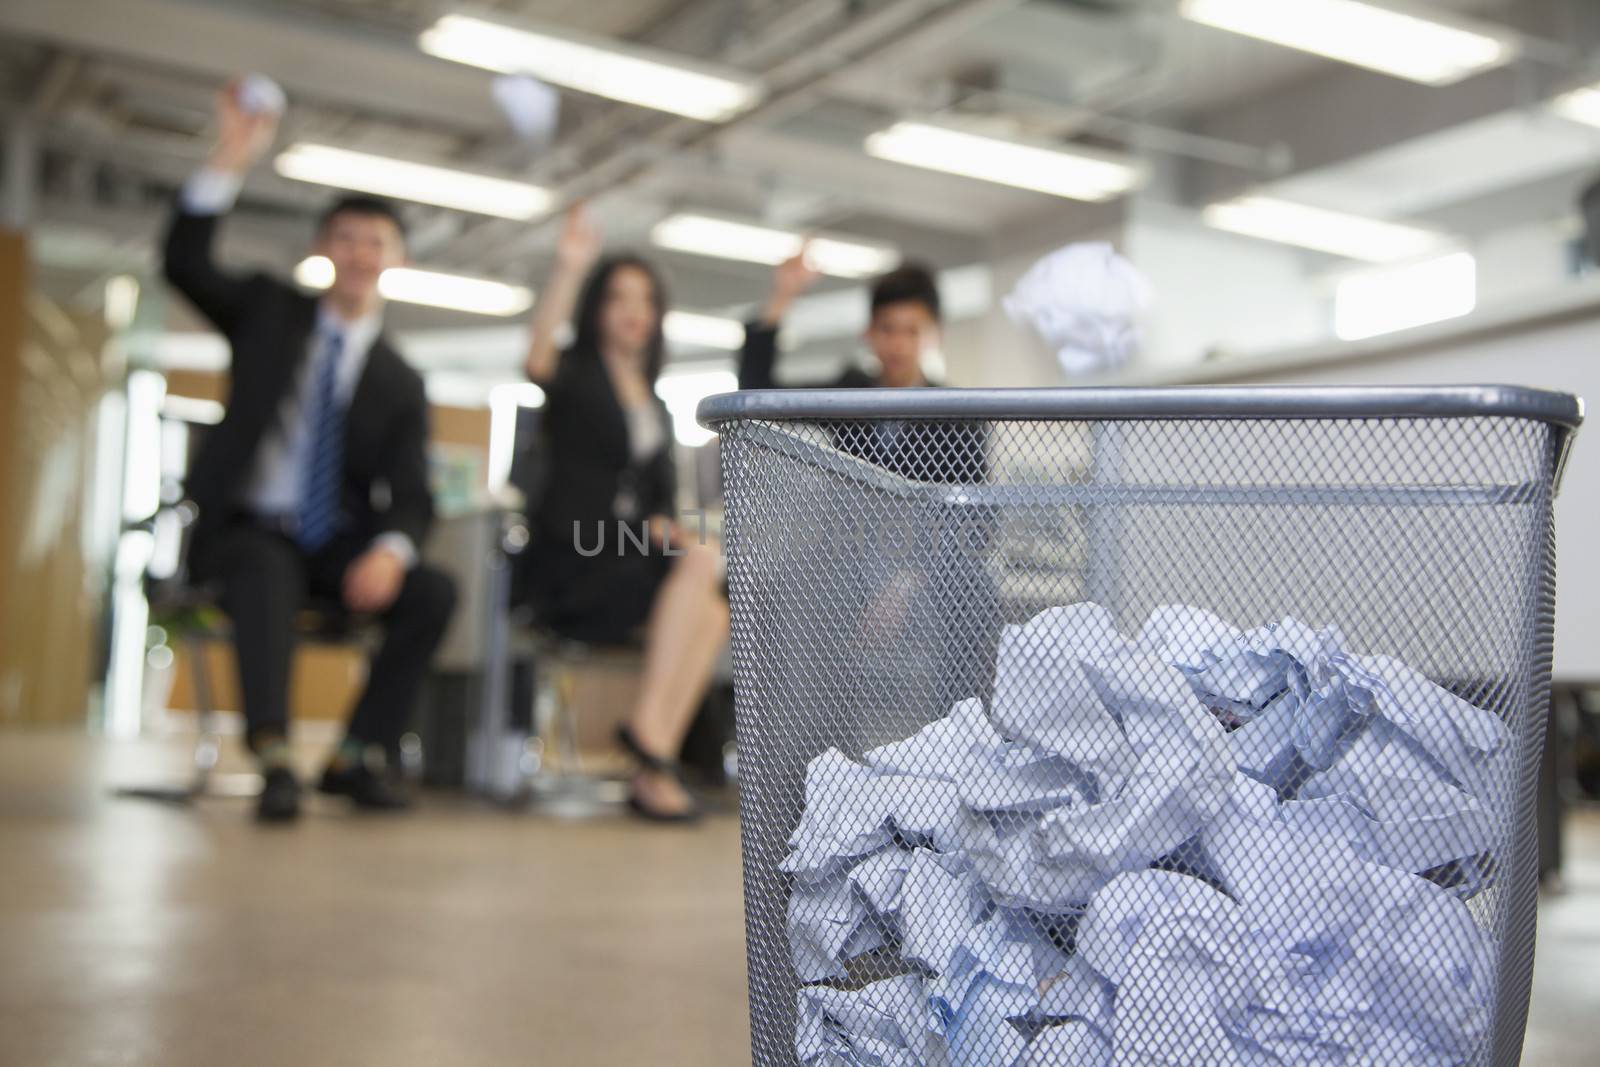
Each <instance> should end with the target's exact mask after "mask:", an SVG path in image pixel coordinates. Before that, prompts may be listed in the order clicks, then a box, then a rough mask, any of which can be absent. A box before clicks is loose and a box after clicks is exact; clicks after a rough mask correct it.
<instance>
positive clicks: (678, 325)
mask: <svg viewBox="0 0 1600 1067" xmlns="http://www.w3.org/2000/svg"><path fill="white" fill-rule="evenodd" d="M661 328H662V330H664V331H665V332H666V335H667V340H669V341H671V342H672V343H673V344H675V345H684V346H686V347H693V348H721V349H725V350H726V351H729V352H733V351H737V350H738V349H740V348H742V347H743V346H744V323H742V322H740V321H738V320H737V319H725V318H722V317H720V316H718V315H702V314H700V313H699V312H696V311H669V312H667V317H666V318H665V319H664V320H663V321H662V323H661Z"/></svg>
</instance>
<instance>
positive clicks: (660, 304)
mask: <svg viewBox="0 0 1600 1067" xmlns="http://www.w3.org/2000/svg"><path fill="white" fill-rule="evenodd" d="M629 267H631V268H633V269H634V270H638V271H642V272H644V275H645V277H647V278H649V279H650V293H651V302H652V303H654V304H655V309H656V328H655V332H654V333H652V334H651V336H650V341H649V344H648V345H647V346H646V350H645V360H644V373H645V378H646V379H647V380H648V381H649V382H650V383H651V384H652V385H654V384H655V380H656V376H657V375H658V374H660V373H661V364H662V363H663V362H664V361H665V360H666V354H667V340H666V336H665V334H664V333H663V332H662V323H663V322H664V321H665V320H666V317H667V306H668V304H669V300H668V297H667V283H666V282H665V281H663V280H662V278H661V272H660V271H658V270H656V268H655V265H654V264H653V263H651V262H650V261H649V260H648V259H645V258H644V257H643V256H640V255H636V254H635V253H632V252H624V253H622V254H620V255H615V256H607V257H606V258H605V259H602V260H601V261H600V262H599V263H597V264H596V265H595V268H594V269H593V270H592V271H590V272H589V277H588V278H586V279H585V280H584V283H583V291H582V292H581V293H580V294H579V295H578V311H577V315H576V317H575V318H574V320H573V338H572V351H573V352H574V353H576V354H578V355H580V356H586V357H587V356H599V354H600V312H601V310H602V309H603V308H604V307H605V302H606V290H607V289H608V288H610V286H611V278H612V276H613V275H614V274H616V273H617V271H619V270H623V269H624V268H629Z"/></svg>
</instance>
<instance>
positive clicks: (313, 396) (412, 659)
mask: <svg viewBox="0 0 1600 1067" xmlns="http://www.w3.org/2000/svg"><path fill="white" fill-rule="evenodd" d="M217 113H218V114H217V118H218V124H219V136H218V141H217V145H216V148H215V150H214V151H213V153H212V155H211V158H210V159H209V161H208V162H207V164H206V166H205V168H204V169H202V170H201V171H200V172H198V173H197V174H195V175H194V176H193V177H192V178H191V179H190V180H189V182H188V183H187V184H186V185H185V187H184V190H183V193H182V195H181V196H180V199H179V203H178V207H177V211H176V213H175V214H174V216H173V219H172V224H171V227H170V229H169V230H168V232H167V238H166V247H165V269H166V276H167V278H168V280H169V281H170V282H171V283H172V284H173V285H174V286H175V287H176V288H177V289H178V291H179V292H181V293H183V294H184V296H186V297H188V299H189V300H190V302H191V303H193V304H194V306H195V307H196V308H197V309H199V311H200V313H201V314H203V315H204V316H205V317H206V318H207V319H209V320H210V321H211V323H212V324H213V325H214V326H216V328H217V329H218V330H220V331H221V332H222V333H223V334H224V335H225V336H226V337H227V339H228V342H229V345H230V347H231V348H232V353H233V360H232V379H231V387H230V399H229V403H228V408H227V414H226V415H225V416H224V418H223V420H222V422H221V423H220V424H219V425H218V426H216V427H215V428H214V429H213V430H212V431H211V433H210V434H209V435H208V436H207V438H206V440H205V441H204V442H203V444H202V447H201V450H200V452H199V454H198V455H197V456H196V457H195V459H194V462H193V464H192V466H191V468H190V474H189V479H188V483H187V486H186V489H187V492H188V496H189V498H190V499H191V500H192V501H193V502H194V503H195V504H196V505H197V506H198V508H199V519H198V520H197V525H196V527H195V533H194V539H193V548H192V552H191V565H192V570H193V572H194V574H195V576H196V578H197V579H199V580H202V581H215V582H217V583H219V584H220V586H221V589H222V605H223V608H224V610H226V611H227V613H228V615H229V616H230V617H231V619H232V620H233V625H234V631H235V636H234V644H235V648H236V651H237V653H238V661H239V675H240V687H241V689H242V691H243V696H244V711H245V719H246V722H247V725H248V733H247V739H248V743H249V745H250V748H251V749H252V750H253V751H254V752H255V753H256V755H257V757H258V758H259V759H260V761H261V765H262V772H263V777H264V783H265V784H264V786H263V789H262V793H261V797H260V804H259V808H258V815H259V817H260V818H261V819H263V820H266V821H287V820H291V819H293V818H295V816H296V815H298V814H299V808H300V787H299V784H298V782H297V781H296V779H295V776H294V774H293V772H292V771H291V770H290V764H289V749H288V743H287V738H288V683H289V671H290V664H291V660H292V658H293V653H294V618H295V615H296V613H297V612H298V611H299V609H300V607H301V606H302V604H303V603H304V601H305V598H306V597H307V595H308V594H309V595H315V596H319V597H328V598H337V599H338V600H339V601H340V602H341V603H342V604H343V605H344V607H345V608H347V609H348V610H350V611H352V612H356V613H362V614H371V615H374V616H377V617H378V618H379V619H380V620H381V622H382V624H383V628H384V631H385V633H384V641H383V644H382V647H381V648H380V649H379V650H378V652H377V654H376V656H375V657H374V658H373V660H372V664H371V670H370V673H369V676H368V681H367V685H366V689H365V691H364V692H363V693H362V695H361V697H360V699H359V700H358V702H357V704H356V707H355V710H354V712H353V713H352V714H351V716H350V721H349V724H348V727H347V732H346V736H345V739H344V741H342V742H341V743H340V745H339V747H338V749H337V751H336V752H335V753H334V755H333V757H332V759H331V760H330V761H329V763H328V765H327V768H326V769H325V771H324V772H323V774H322V778H321V780H320V783H319V788H320V789H321V790H322V791H323V792H326V793H331V794H336V795H340V796H347V797H349V798H351V799H352V800H353V801H354V802H355V803H356V804H357V805H358V806H361V807H367V808H399V807H403V806H405V804H406V800H405V797H404V794H403V793H401V792H400V791H399V790H398V789H397V788H396V787H395V786H394V785H393V784H392V782H391V781H390V780H389V779H388V778H387V777H386V776H385V775H383V774H382V773H380V772H379V771H377V770H374V769H373V768H372V767H371V766H370V765H369V762H368V756H369V750H370V749H371V748H374V747H376V746H380V745H382V746H386V747H388V746H391V745H392V744H393V743H394V742H395V741H397V740H398V739H399V735H400V733H401V732H402V731H403V730H404V728H405V724H406V721H407V719H408V717H409V714H410V710H411V705H412V703H413V701H414V697H415V693H416V690H417V687H418V685H419V683H420V682H421V681H422V678H423V674H424V672H425V671H426V669H427V665H428V661H429V659H430V658H431V656H432V654H433V651H434V649H435V648H436V647H437V646H438V643H439V640H440V638H441V637H442V636H443V633H444V628H445V624H446V623H447V621H448V620H449V617H450V612H451V610H452V608H453V606H454V601H455V590H454V587H453V586H452V584H451V582H450V579H449V578H448V577H446V576H445V575H444V574H443V573H441V572H439V571H437V570H435V569H433V568H431V567H428V566H425V565H423V564H420V563H419V562H418V558H417V556H418V550H419V548H420V546H421V545H422V542H423V539H424V537H426V535H427V532H428V528H429V526H430V524H431V523H432V520H433V500H432V496H431V493H430V490H429V484H428V468H427V456H426V448H427V441H428V408H427V399H426V397H425V395H424V393H423V387H422V380H421V378H420V377H419V376H418V375H417V373H416V372H415V371H414V370H412V369H411V368H410V367H409V366H408V365H407V364H406V363H405V362H404V361H403V360H402V359H401V358H400V356H399V355H398V354H397V353H396V352H395V350H394V349H393V347H391V345H390V344H389V342H388V341H387V340H386V339H385V338H384V336H383V334H382V313H383V304H382V299H381V297H380V296H379V293H378V279H379V277H380V276H381V275H382V273H383V271H385V270H387V269H389V268H391V267H395V266H399V265H401V264H402V263H404V262H405V235H404V232H403V228H402V226H401V222H400V218H399V216H398V215H397V214H396V213H395V211H394V209H393V208H392V207H390V206H389V205H388V204H386V203H384V202H383V201H380V200H375V199H372V198H368V197H346V198H344V199H341V200H339V201H337V202H335V203H334V204H333V205H332V207H330V208H329V209H328V210H327V211H326V212H325V213H324V214H323V216H322V218H321V220H320V221H319V224H318V227H317V234H316V243H315V247H314V249H313V251H314V252H315V253H316V254H317V255H320V256H323V257H325V258H326V259H327V261H328V262H329V263H330V264H331V266H332V268H333V280H332V282H331V284H330V285H329V286H328V288H327V290H326V291H325V292H324V293H323V294H322V295H321V296H320V298H319V297H317V296H312V295H307V294H305V293H302V292H300V291H298V290H297V289H295V288H294V287H292V286H290V285H288V284H286V283H284V282H282V281H280V280H278V279H276V278H272V277H269V276H267V275H265V274H248V275H246V274H234V273H230V272H227V271H224V270H222V269H221V268H219V267H218V266H217V264H216V263H215V262H214V260H213V257H212V242H213V237H214V233H215V230H216V227H217V223H218V221H219V220H220V218H221V217H222V215H223V214H224V213H226V212H227V211H228V210H229V208H231V207H232V204H233V202H234V199H235V197H236V196H237V194H238V190H239V186H240V183H241V181H242V179H243V176H244V174H245V172H246V171H247V170H248V169H249V168H250V166H251V165H253V164H254V163H255V162H256V160H257V159H259V158H260V156H261V155H262V153H263V152H264V151H265V150H266V148H267V147H268V146H269V145H270V144H271V142H272V137H273V134H274V132H275V129H276V125H277V116H276V114H275V113H272V112H270V111H261V110H257V111H250V110H247V109H246V107H245V106H243V105H242V104H241V103H240V94H239V91H238V86H237V85H230V86H229V87H228V88H227V89H225V90H224V91H223V92H222V93H221V94H220V95H219V98H218V105H217Z"/></svg>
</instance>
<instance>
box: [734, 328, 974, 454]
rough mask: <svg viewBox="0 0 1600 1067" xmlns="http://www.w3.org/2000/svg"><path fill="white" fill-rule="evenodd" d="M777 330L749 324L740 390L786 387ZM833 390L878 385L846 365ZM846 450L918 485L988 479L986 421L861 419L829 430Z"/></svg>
mask: <svg viewBox="0 0 1600 1067" xmlns="http://www.w3.org/2000/svg"><path fill="white" fill-rule="evenodd" d="M777 361H778V331H777V329H776V328H775V327H771V326H763V325H761V324H760V323H754V322H752V323H749V324H747V325H746V326H745V328H744V347H743V349H741V351H740V353H739V388H740V389H781V388H783V386H781V385H779V384H778V381H777V378H776V376H775V374H774V371H775V369H776V365H777ZM824 384H825V387H826V388H830V389H864V388H869V387H876V386H877V384H878V382H877V379H875V378H873V377H872V376H871V375H870V374H868V373H866V372H865V371H863V370H862V369H861V368H859V367H846V368H845V369H844V371H842V372H841V373H840V374H839V376H838V377H837V378H835V379H834V380H833V381H832V382H828V383H824ZM830 432H831V433H832V435H833V440H834V444H835V445H836V446H838V448H839V449H840V450H841V451H844V452H847V453H849V454H850V455H853V456H856V457H858V458H860V459H864V460H866V461H867V462H869V463H875V464H877V465H878V466H880V467H883V468H885V469H886V470H890V471H893V472H894V473H896V474H898V475H900V476H901V477H903V478H910V479H912V480H913V481H918V482H982V481H986V480H987V479H988V477H989V463H988V458H987V455H986V451H987V446H988V439H989V435H988V431H987V429H986V428H985V427H984V426H983V424H981V423H976V422H966V421H956V420H932V419H930V420H927V421H906V422H889V421H882V420H860V421H850V422H846V423H837V424H834V425H833V426H832V427H831V428H830Z"/></svg>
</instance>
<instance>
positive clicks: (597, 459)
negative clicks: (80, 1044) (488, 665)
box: [527, 205, 728, 821]
mask: <svg viewBox="0 0 1600 1067" xmlns="http://www.w3.org/2000/svg"><path fill="white" fill-rule="evenodd" d="M666 303H667V296H666V291H665V289H664V288H663V286H662V284H661V280H660V277H659V276H658V275H657V274H656V272H655V270H654V268H652V267H651V266H650V264H649V263H648V262H646V261H645V260H643V259H640V258H638V257H636V256H617V257H613V258H610V259H607V260H604V261H601V260H600V235H599V233H598V231H597V230H596V229H595V228H594V227H593V226H592V225H591V224H590V223H589V221H588V219H587V218H586V217H585V214H584V210H583V208H582V206H581V205H579V206H577V207H574V208H573V209H571V210H570V211H569V212H568V213H567V218H566V223H565V225H564V227H563V229H562V233H561V239H560V243H559V245H558V246H557V262H556V269H555V272H554V274H553V275H552V276H551V278H550V280H549V283H548V284H547V285H546V286H545V288H544V291H543V293H541V295H540V297H539V303H538V306H537V307H536V308H535V309H534V314H533V323H532V329H531V336H530V339H529V346H528V358H527V371H528V377H529V378H530V379H532V380H533V381H534V382H536V383H537V384H538V385H539V386H541V387H542V388H543V389H544V392H545V404H544V416H543V419H542V433H543V435H544V441H543V444H544V452H545V462H546V478H545V484H544V488H543V492H542V493H541V499H539V500H538V501H537V502H535V505H534V508H533V513H534V548H533V560H532V562H533V587H534V592H535V598H536V600H537V601H538V603H539V605H540V607H541V612H542V615H543V618H544V621H545V623H546V624H547V625H548V626H550V627H551V628H552V629H554V630H556V631H557V632H558V633H562V634H565V635H567V636H571V637H575V638H578V639H581V640H587V641H595V642H601V643H620V642H622V641H625V640H627V639H629V638H630V637H631V636H632V635H633V634H634V633H636V632H637V631H638V630H639V629H640V628H641V627H643V629H644V643H645V655H644V672H643V678H642V679H641V684H640V688H639V700H638V704H637V705H636V706H635V707H634V709H633V713H632V715H631V716H630V717H629V720H628V722H627V724H626V725H624V726H623V727H621V728H620V729H619V730H618V740H619V741H620V742H621V744H622V745H623V747H624V748H626V749H627V750H628V751H629V752H630V754H631V755H632V756H633V757H634V759H635V760H637V761H638V771H637V773H636V774H635V775H634V778H633V794H632V797H631V800H630V805H631V806H632V808H633V809H634V811H636V812H637V813H638V814H640V815H643V816H644V817H646V818H650V819H658V820H672V821H677V820H682V819H686V818H692V817H693V816H694V815H695V814H696V809H695V805H694V801H693V799H692V798H691V797H690V796H689V794H688V792H687V791H686V790H685V789H684V786H683V783H682V780H681V778H680V776H679V774H678V766H677V763H676V762H675V757H676V754H677V752H678V750H679V747H680V746H681V745H682V743H683V737H684V734H685V733H686V732H687V731H688V728H689V723H690V721H691V719H692V717H693V715H694V712H695V709H696V708H697V707H698V706H699V704H700V700H701V698H702V696H703V695H704V693H705V688H706V685H707V683H708V682H709V680H710V676H711V669H712V666H713V664H714V662H715V660H716V656H717V653H718V651H719V650H720V649H721V647H722V643H723V641H724V640H725V639H726V637H727V631H728V604H727V600H726V599H725V598H724V596H723V594H722V561H721V558H720V555H719V554H718V553H717V551H716V550H715V549H714V548H713V547H711V546H709V545H705V544H698V543H695V542H694V540H693V535H692V534H689V533H686V532H685V531H684V530H683V529H682V528H681V527H680V526H679V525H678V524H677V523H676V522H675V521H674V519H673V515H674V512H675V503H674V498H675V495H676V485H675V479H674V476H673V456H672V425H671V420H670V418H669V417H668V414H667V409H666V406H665V405H664V404H662V402H661V401H660V399H659V398H657V397H656V395H655V382H656V377H657V375H658V374H659V373H660V371H661V363H662V358H663V355H664V348H665V342H664V339H663V335H662V319H663V316H664V315H665V314H666ZM574 311H576V317H575V318H574V317H573V316H574ZM569 319H572V320H573V327H574V335H573V340H572V343H571V344H570V345H569V346H568V347H567V348H566V349H564V350H562V349H560V348H558V347H557V343H556V334H557V332H558V331H559V330H560V329H561V328H562V327H563V326H564V325H565V324H566V323H567V322H568V320H569Z"/></svg>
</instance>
